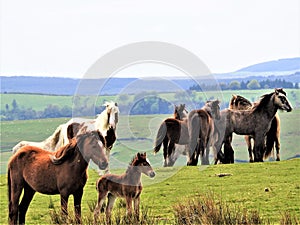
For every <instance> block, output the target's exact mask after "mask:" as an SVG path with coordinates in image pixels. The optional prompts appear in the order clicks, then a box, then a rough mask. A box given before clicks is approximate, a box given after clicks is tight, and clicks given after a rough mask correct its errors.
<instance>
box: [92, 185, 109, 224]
mask: <svg viewBox="0 0 300 225" xmlns="http://www.w3.org/2000/svg"><path fill="white" fill-rule="evenodd" d="M98 192H99V194H98V202H97V205H96V207H95V210H94V219H95V221H97V219H98V216H99V214H100V211H101V208H102V205H103V203H104V201H105V198H106V196H107V191H103V190H101V191H99V190H98Z"/></svg>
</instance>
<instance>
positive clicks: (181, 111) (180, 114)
mask: <svg viewBox="0 0 300 225" xmlns="http://www.w3.org/2000/svg"><path fill="white" fill-rule="evenodd" d="M187 115H188V111H187V110H186V109H185V104H180V105H179V106H177V105H175V110H174V118H175V119H177V120H182V119H184V118H186V117H187Z"/></svg>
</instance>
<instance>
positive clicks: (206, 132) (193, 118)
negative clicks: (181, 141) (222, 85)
mask: <svg viewBox="0 0 300 225" xmlns="http://www.w3.org/2000/svg"><path fill="white" fill-rule="evenodd" d="M219 104H220V101H219V100H214V101H207V102H206V104H205V105H204V107H202V108H201V109H197V110H193V111H191V112H190V113H189V115H188V132H189V135H188V137H189V139H188V147H189V161H188V163H187V165H197V164H198V158H199V155H201V164H202V165H208V164H209V149H210V146H213V147H214V144H213V141H214V140H215V139H216V137H214V134H215V132H214V120H218V119H220V106H219ZM215 152H216V151H214V153H215ZM216 157H217V156H215V158H216Z"/></svg>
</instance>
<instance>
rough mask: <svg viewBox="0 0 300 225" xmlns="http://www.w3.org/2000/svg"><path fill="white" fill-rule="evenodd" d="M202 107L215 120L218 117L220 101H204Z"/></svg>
mask: <svg viewBox="0 0 300 225" xmlns="http://www.w3.org/2000/svg"><path fill="white" fill-rule="evenodd" d="M204 108H205V109H206V110H207V111H208V112H209V113H210V114H211V116H212V117H213V118H215V119H217V120H219V119H220V117H221V115H220V101H219V100H218V99H217V100H210V101H207V102H206V103H205V106H204Z"/></svg>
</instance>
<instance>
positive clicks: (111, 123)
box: [109, 110, 116, 129]
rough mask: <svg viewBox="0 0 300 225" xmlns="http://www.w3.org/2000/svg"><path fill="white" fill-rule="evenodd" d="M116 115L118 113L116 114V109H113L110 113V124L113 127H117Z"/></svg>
mask: <svg viewBox="0 0 300 225" xmlns="http://www.w3.org/2000/svg"><path fill="white" fill-rule="evenodd" d="M115 115H116V114H115V112H114V110H111V113H110V116H109V125H110V126H111V127H112V128H113V129H115V128H116V122H115V120H116V116H115Z"/></svg>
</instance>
